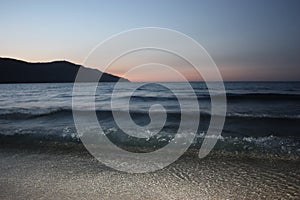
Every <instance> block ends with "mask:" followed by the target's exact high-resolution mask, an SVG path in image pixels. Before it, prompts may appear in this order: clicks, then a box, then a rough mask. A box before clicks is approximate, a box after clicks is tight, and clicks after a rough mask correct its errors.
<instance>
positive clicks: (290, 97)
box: [122, 93, 300, 101]
mask: <svg viewBox="0 0 300 200" xmlns="http://www.w3.org/2000/svg"><path fill="white" fill-rule="evenodd" d="M223 95H224V94H212V96H210V95H209V94H198V95H197V99H198V100H210V99H211V97H214V98H218V97H221V96H223ZM225 95H226V97H227V100H229V101H230V100H231V101H233V100H234V101H236V100H286V101H295V100H300V94H291V93H245V94H241V93H226V94H225ZM122 98H131V100H133V101H176V100H177V97H176V96H175V95H174V96H138V95H134V96H125V97H122ZM180 99H183V100H189V99H191V97H189V96H180Z"/></svg>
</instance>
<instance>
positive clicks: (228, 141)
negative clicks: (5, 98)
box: [0, 129, 300, 159]
mask: <svg viewBox="0 0 300 200" xmlns="http://www.w3.org/2000/svg"><path fill="white" fill-rule="evenodd" d="M114 134H115V135H114ZM107 136H108V137H109V138H110V140H112V141H113V143H115V144H116V145H118V146H120V147H125V148H131V147H134V148H137V150H138V149H139V148H141V150H143V151H144V150H145V148H148V149H149V150H150V151H154V150H157V149H159V148H161V147H163V146H164V145H166V144H168V142H170V140H172V137H170V135H167V136H164V135H156V136H155V137H153V138H151V139H146V140H143V139H140V140H132V138H130V137H122V136H120V135H118V134H117V133H116V130H115V129H112V130H109V134H107ZM204 138H205V133H201V134H198V135H196V138H195V139H194V141H193V143H192V144H191V147H190V148H195V149H196V150H197V149H199V148H200V146H201V145H202V143H203V139H204ZM210 138H217V139H218V142H217V144H216V146H215V147H214V149H213V151H227V152H234V153H246V154H248V153H249V154H251V153H258V154H261V155H264V154H274V155H275V156H278V155H281V156H283V157H291V156H292V157H296V158H297V159H299V158H300V138H295V137H277V136H273V135H270V136H265V137H231V136H229V137H225V136H210ZM181 142H184V138H181ZM47 143H51V144H52V145H54V146H53V147H54V148H55V145H61V144H64V143H65V144H66V143H72V144H75V145H76V144H80V145H81V144H82V143H81V140H80V138H79V136H78V135H77V134H74V133H72V134H55V135H54V134H52V135H51V134H33V133H32V134H13V135H4V134H0V144H1V145H2V146H3V145H17V147H18V146H19V145H28V146H30V147H32V146H34V145H42V146H45V145H47Z"/></svg>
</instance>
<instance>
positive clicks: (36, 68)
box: [0, 58, 129, 83]
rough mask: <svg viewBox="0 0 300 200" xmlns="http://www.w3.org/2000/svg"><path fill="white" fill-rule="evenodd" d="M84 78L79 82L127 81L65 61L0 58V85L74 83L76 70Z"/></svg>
mask: <svg viewBox="0 0 300 200" xmlns="http://www.w3.org/2000/svg"><path fill="white" fill-rule="evenodd" d="M79 69H80V70H81V72H82V73H83V74H84V77H82V78H81V79H79V80H77V81H80V82H95V81H97V80H98V79H97V78H98V77H100V75H101V74H102V77H101V79H100V81H99V82H117V81H119V80H120V81H124V82H129V80H127V79H124V78H121V77H118V76H114V75H111V74H107V73H102V72H101V71H99V70H96V69H90V68H86V67H83V66H80V65H77V64H74V63H71V62H67V61H53V62H46V63H29V62H25V61H21V60H16V59H11V58H0V83H71V82H74V81H75V78H76V75H77V72H78V70H79Z"/></svg>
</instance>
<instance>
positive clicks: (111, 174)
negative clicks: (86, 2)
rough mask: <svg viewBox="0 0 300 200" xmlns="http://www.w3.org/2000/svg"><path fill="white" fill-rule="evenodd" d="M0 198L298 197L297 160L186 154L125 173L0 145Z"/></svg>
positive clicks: (54, 152)
mask: <svg viewBox="0 0 300 200" xmlns="http://www.w3.org/2000/svg"><path fill="white" fill-rule="evenodd" d="M0 161H1V162H0V171H1V178H0V199H2V200H6V199H275V198H276V199H300V168H299V166H300V160H282V159H261V158H246V157H243V156H239V155H227V156H224V155H220V154H211V155H210V156H208V157H206V158H204V159H198V158H197V157H196V154H195V155H192V154H191V155H186V156H183V157H181V158H180V159H179V160H178V161H176V162H175V163H173V164H171V165H170V166H168V167H167V168H165V169H163V170H159V171H156V172H152V173H145V174H128V173H123V172H118V171H115V170H113V169H110V168H108V167H106V166H104V165H103V164H101V163H100V162H98V161H97V160H95V159H93V158H92V157H91V156H90V155H89V154H88V153H87V152H86V151H84V150H77V151H73V150H70V149H68V148H67V149H64V148H63V149H55V148H54V149H51V148H44V149H34V148H13V147H9V148H8V147H0Z"/></svg>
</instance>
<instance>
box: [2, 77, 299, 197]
mask: <svg viewBox="0 0 300 200" xmlns="http://www.w3.org/2000/svg"><path fill="white" fill-rule="evenodd" d="M79 84H80V85H79V86H80V88H81V89H82V90H80V92H77V93H73V84H72V83H51V84H49V83H43V84H0V91H1V92H0V174H1V178H0V199H299V198H300V168H299V166H300V131H299V130H300V129H299V127H300V82H225V83H224V84H225V89H226V91H225V92H226V100H227V102H226V116H222V117H225V123H224V127H223V129H222V130H220V132H219V133H220V134H217V135H210V138H213V139H217V143H216V145H215V146H214V148H213V149H212V151H210V153H209V154H208V155H207V156H206V157H204V158H199V156H198V152H199V149H200V147H201V144H202V143H203V141H204V139H205V138H206V136H207V135H206V134H207V130H208V127H209V124H210V123H211V119H212V117H213V116H211V115H212V114H211V113H212V112H211V110H212V103H211V99H212V96H211V95H220V94H222V93H219V92H220V91H214V92H213V93H209V92H208V89H207V86H206V84H205V83H204V82H191V83H190V85H191V86H192V88H193V90H192V91H191V90H187V89H186V85H185V84H184V83H121V84H120V85H119V87H118V88H116V84H115V83H99V84H98V86H97V88H96V90H95V94H94V95H92V96H93V97H92V98H90V96H91V95H90V93H89V92H87V91H89V88H91V87H92V86H93V85H97V84H91V83H79ZM169 86H170V87H169ZM170 88H172V90H170ZM222 92H224V91H222ZM112 93H113V94H114V95H112ZM193 95H196V97H197V98H192V96H193ZM178 96H180V98H178ZM74 97H76V102H77V103H76V106H74V104H72V102H74V101H73V100H74ZM91 99H95V101H94V102H93V103H91V102H90V101H89V100H91ZM112 99H114V100H113V101H112ZM192 99H193V101H196V102H197V103H198V106H196V107H195V104H193V103H192ZM180 101H181V102H180ZM112 102H113V103H112ZM112 104H113V105H112ZM128 105H129V106H128ZM153 105H154V107H153ZM157 105H160V106H157ZM162 108H163V109H162ZM183 108H184V109H183ZM95 112H96V115H94V116H96V119H97V121H98V122H99V125H100V127H101V128H102V131H103V133H104V134H105V136H107V138H108V139H109V140H110V141H111V142H113V143H114V144H116V145H117V146H118V147H119V148H122V149H124V150H126V151H129V152H133V153H148V152H152V151H153V152H154V151H156V150H159V149H161V148H163V147H165V146H166V145H168V144H169V143H170V142H172V140H173V139H174V137H175V136H174V135H182V136H188V135H189V134H187V133H191V134H193V135H195V137H194V139H193V141H192V143H191V144H190V147H189V149H187V151H186V152H185V153H184V154H183V155H182V156H180V157H179V158H178V160H176V161H175V162H173V163H171V164H170V165H168V166H165V167H164V168H162V169H159V170H157V171H154V172H148V173H138V174H135V173H127V172H122V171H118V170H116V169H114V168H111V167H109V166H107V165H105V164H103V163H102V162H101V160H100V162H99V160H97V159H95V157H93V156H91V154H90V152H89V151H87V149H86V148H85V147H86V146H85V145H83V142H82V140H81V139H82V135H81V134H80V133H79V132H78V131H77V129H76V126H75V125H76V124H75V123H74V116H75V115H73V114H74V113H77V114H78V113H79V114H83V115H86V114H90V113H95ZM128 112H129V114H130V119H129V117H128V115H124V113H128ZM160 112H165V113H166V118H165V119H162V120H161V119H159V120H158V122H160V121H163V122H164V123H162V124H163V127H161V129H160V130H159V132H157V133H156V134H151V131H152V129H148V126H147V125H148V124H151V123H152V120H154V121H155V117H156V116H160V115H156V114H157V113H160ZM195 112H199V113H200V120H199V119H197V118H194V117H192V116H194V115H191V117H190V118H188V120H187V121H188V123H187V126H185V128H184V129H179V128H178V127H179V126H180V124H181V123H182V122H181V120H182V114H183V113H195ZM153 113H154V114H153ZM116 116H117V117H119V120H121V122H124V124H125V125H126V124H127V122H128V124H129V126H127V127H126V128H127V129H126V131H127V132H126V131H124V129H123V128H122V127H119V125H120V124H119V123H116V118H115V117H116ZM188 116H189V115H188ZM219 117H220V116H219ZM130 120H131V121H130ZM132 122H134V124H135V125H134V126H132ZM124 124H123V125H124ZM159 124H160V125H161V123H159ZM195 124H196V125H198V128H197V129H192V128H191V127H190V126H189V125H191V126H192V125H193V126H194V125H195ZM86 127H87V128H89V126H88V122H87V125H86ZM136 127H139V128H136ZM87 130H89V129H87ZM127 133H130V134H127ZM143 133H145V134H146V135H147V134H148V135H149V133H150V136H151V137H148V138H140V137H134V136H135V135H136V136H139V134H143ZM86 134H89V131H87V132H86ZM181 139H183V140H181V141H184V139H185V138H184V137H181ZM100 142H101V141H100ZM107 153H108V154H107V155H110V152H109V149H108V151H107ZM134 155H136V154H133V157H132V158H135V156H134ZM107 159H110V160H109V161H110V162H111V163H115V162H116V160H118V159H120V161H122V157H120V155H115V154H114V156H113V157H111V155H110V157H109V158H107ZM166 159H167V158H166ZM119 163H120V162H119ZM154 164H159V163H154ZM123 165H126V163H122V162H121V166H123Z"/></svg>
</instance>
